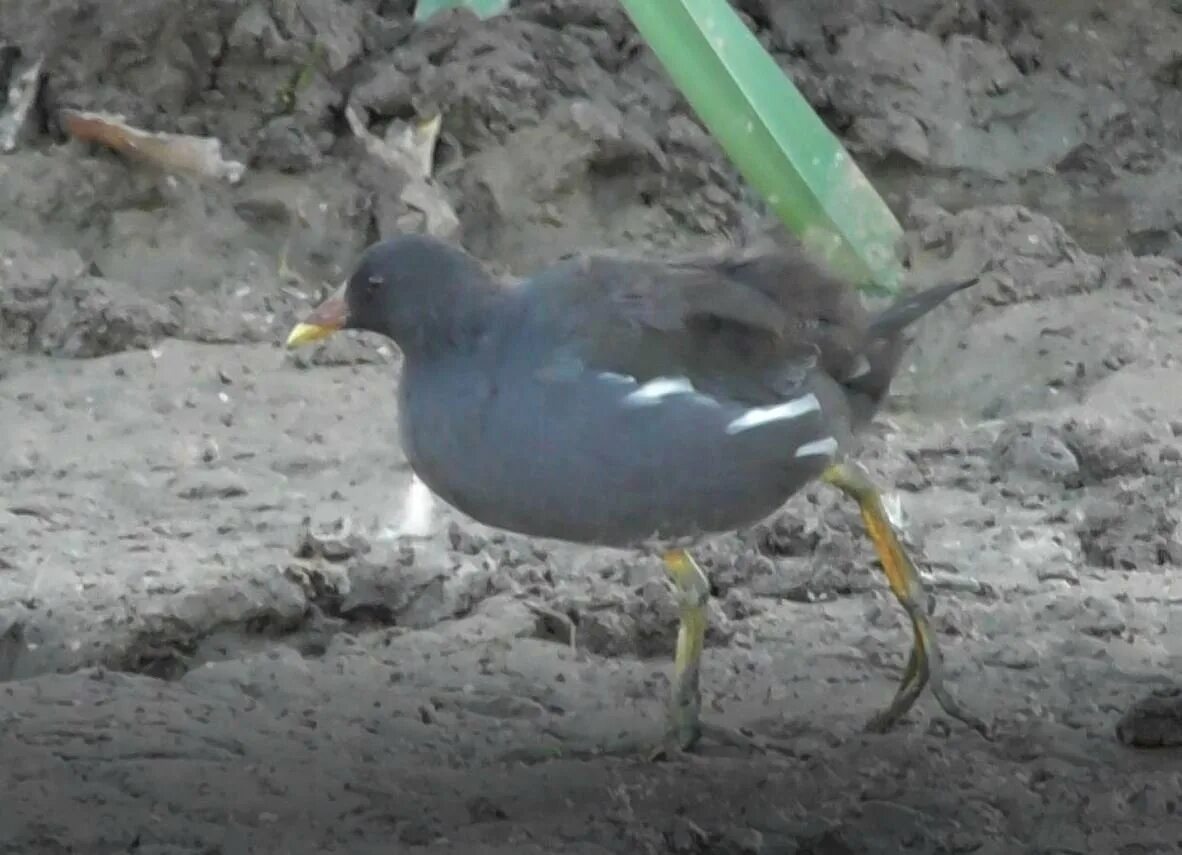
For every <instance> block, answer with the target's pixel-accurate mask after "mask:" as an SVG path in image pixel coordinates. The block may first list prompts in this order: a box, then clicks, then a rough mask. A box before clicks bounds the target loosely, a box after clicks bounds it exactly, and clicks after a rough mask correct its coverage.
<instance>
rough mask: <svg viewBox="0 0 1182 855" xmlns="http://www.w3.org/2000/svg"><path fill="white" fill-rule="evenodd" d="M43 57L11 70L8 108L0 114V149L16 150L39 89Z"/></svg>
mask: <svg viewBox="0 0 1182 855" xmlns="http://www.w3.org/2000/svg"><path fill="white" fill-rule="evenodd" d="M44 64H45V57H40V56H39V57H37V59H35V60H33V61H32V62H30V63H29V64H28V65H27V66H26V67H25V68H23V69H21V70H19V71H15V70H14V71H13V73H12V80H11V82H10V83H9V85H8V109H7V110H5V111H4V113H2V114H0V151H3V152H10V151H15V150H16V144H17V140H18V139H19V137H20V133H21V131H22V130H24V127H25V123H26V122H28V120H29V113H31V112H32V110H33V105H34V104H35V103H37V94H38V93H39V92H40V91H41V68H42V66H43V65H44Z"/></svg>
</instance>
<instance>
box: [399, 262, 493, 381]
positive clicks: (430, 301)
mask: <svg viewBox="0 0 1182 855" xmlns="http://www.w3.org/2000/svg"><path fill="white" fill-rule="evenodd" d="M432 284H433V287H432V288H431V291H430V293H429V295H426V299H423V300H420V301H417V302H416V303H415V304H414V305H415V306H416V311H415V316H414V317H413V318H407V319H406V322H405V323H402V324H400V325H399V326H400V327H401V329H395V330H391V331H390V332H391V338H393V339H394V340H395V341H396V342H397V343H398V346H399V348H400V349H401V350H402V352H403V354H404V355H405V356H406V358H407V359H411V360H415V361H435V360H437V359H440V358H445V357H454V356H460V355H464V354H471V353H473V352H475V351H476V350H478V349H479V348H480V347H481V345H482V343H483V342H484V341H485V340H486V339H487V336H488V332H489V330H490V329H491V325H492V324H494V323H495V318H496V316H497V314H498V313H499V310H500V307H501V306H502V304H503V302H504V292H503V290H502V289H501V287H500V286H499V285H498V284H497V283H496V282H494V281H493V280H491V279H488V278H479V279H477V278H469V277H466V278H464V279H459V280H451V281H447V282H439V283H432Z"/></svg>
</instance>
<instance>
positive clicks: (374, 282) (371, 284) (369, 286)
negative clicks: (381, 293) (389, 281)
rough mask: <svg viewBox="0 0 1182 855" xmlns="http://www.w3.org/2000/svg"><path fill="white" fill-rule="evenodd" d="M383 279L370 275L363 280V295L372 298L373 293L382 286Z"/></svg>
mask: <svg viewBox="0 0 1182 855" xmlns="http://www.w3.org/2000/svg"><path fill="white" fill-rule="evenodd" d="M384 281H385V280H384V279H382V277H381V276H371V277H369V279H367V280H366V282H365V296H366V297H369V298H372V297H373V296H374V294H376V293H378V289H379V288H381V287H382V283H383V282H384Z"/></svg>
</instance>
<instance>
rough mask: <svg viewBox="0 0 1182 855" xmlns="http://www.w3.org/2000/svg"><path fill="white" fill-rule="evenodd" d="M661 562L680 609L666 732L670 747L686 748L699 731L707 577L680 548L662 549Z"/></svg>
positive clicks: (695, 739)
mask: <svg viewBox="0 0 1182 855" xmlns="http://www.w3.org/2000/svg"><path fill="white" fill-rule="evenodd" d="M664 562H665V572H666V573H667V574H668V576H669V579H670V580H671V581H672V582H673V587H674V589H675V590H676V592H677V603H678V606H679V608H680V609H681V621H680V624H679V626H678V628H677V652H676V655H675V656H674V658H673V687H672V691H671V692H670V695H669V722H668V727H669V730H668V736H669V742H670V743H671V744H672V745H673V746H674V747H676V748H678V749H680V750H682V751H688V750H690V749H691V748H693V747H694V745H695V744H697V742H698V739H699V738H700V737H701V735H702V722H701V713H702V694H701V666H702V648H703V647H704V646H705V642H706V605H707V603H708V602H709V601H710V580H709V579H707V578H706V574H705V573H703V572H702V568H701V567H699V566H698V562H696V561H694V559H693V557H692V556H691V555H690V554H689V553H688V552H686V551H685V550H684V549H674V550H671V551H669V552H667V553H665V555H664Z"/></svg>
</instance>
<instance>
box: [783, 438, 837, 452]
mask: <svg viewBox="0 0 1182 855" xmlns="http://www.w3.org/2000/svg"><path fill="white" fill-rule="evenodd" d="M836 453H837V440H836V439H834V438H833V437H831V436H827V437H825V438H824V439H818V440H817V441H816V442H806V443H805V444H804V445H802V446H801V447H800V448H798V449H796V454H795V455H793V456H794V457H832V456H833V455H834V454H836Z"/></svg>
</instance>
